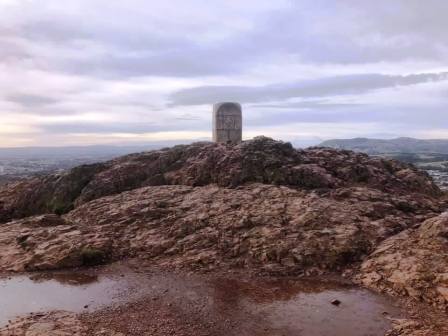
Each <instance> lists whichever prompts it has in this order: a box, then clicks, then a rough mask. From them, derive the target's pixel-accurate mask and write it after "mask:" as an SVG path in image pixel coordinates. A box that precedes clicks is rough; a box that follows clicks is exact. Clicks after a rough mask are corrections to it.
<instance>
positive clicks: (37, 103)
mask: <svg viewBox="0 0 448 336" xmlns="http://www.w3.org/2000/svg"><path fill="white" fill-rule="evenodd" d="M6 100H8V101H10V102H13V103H17V104H19V105H21V106H23V107H43V106H46V105H51V104H54V103H56V102H58V99H54V98H51V97H46V96H37V95H32V94H13V95H10V96H8V97H7V98H6Z"/></svg>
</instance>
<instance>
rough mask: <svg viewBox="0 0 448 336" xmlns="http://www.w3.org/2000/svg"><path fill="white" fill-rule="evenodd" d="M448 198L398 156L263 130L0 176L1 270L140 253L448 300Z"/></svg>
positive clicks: (192, 264)
mask: <svg viewBox="0 0 448 336" xmlns="http://www.w3.org/2000/svg"><path fill="white" fill-rule="evenodd" d="M447 204H448V202H447V198H446V195H444V194H443V193H442V192H441V191H440V190H439V189H438V187H437V186H436V185H435V184H434V183H433V181H432V180H431V178H430V177H429V176H428V175H427V174H426V173H424V172H422V171H420V170H418V169H416V168H415V167H413V166H411V165H408V164H404V163H400V162H397V161H391V160H385V159H379V158H370V157H368V156H367V155H364V154H356V153H353V152H350V151H339V150H334V149H328V148H310V149H307V150H296V149H294V148H292V146H291V145H290V144H287V143H283V142H277V141H274V140H271V139H268V138H263V137H261V138H256V139H254V140H252V141H247V142H243V143H242V144H239V145H236V146H226V145H222V144H212V143H197V144H193V145H189V146H176V147H173V148H169V149H163V150H160V151H153V152H147V153H140V154H133V155H129V156H125V157H122V158H118V159H116V160H113V161H110V162H106V163H102V164H97V165H90V166H82V167H78V168H75V169H73V170H72V171H70V172H68V173H66V174H62V175H50V176H46V177H39V178H33V179H29V180H25V181H20V182H16V183H12V184H8V185H6V186H2V187H0V222H2V224H0V249H1V251H2V253H1V254H0V272H25V271H42V270H56V269H62V268H73V267H84V266H94V265H99V264H108V263H111V262H114V261H117V260H129V259H131V258H132V259H133V260H138V264H139V265H140V266H141V267H143V265H151V266H157V267H163V268H165V269H171V270H175V269H184V270H189V271H196V272H210V273H214V272H218V271H219V272H222V271H225V270H235V269H245V270H247V271H248V272H253V273H257V274H270V275H275V276H288V275H294V276H317V275H322V274H343V275H344V276H345V277H346V278H349V279H354V280H355V281H357V282H358V283H360V284H362V285H364V286H367V287H369V288H372V289H374V290H376V291H380V292H385V293H388V294H390V295H393V296H397V297H403V298H406V299H409V300H410V301H412V302H423V303H424V304H426V306H425V307H427V308H428V309H430V308H429V307H431V309H433V308H434V309H437V310H438V311H439V312H442V311H443V312H445V311H446V309H447V304H448V298H447V296H448V293H447V276H446V274H448V260H447V238H446V237H447V233H446V231H447V226H448V224H447V220H446V215H440V214H441V213H442V212H443V211H445V210H446V208H447ZM336 299H337V300H339V299H338V298H333V299H332V300H336ZM330 301H331V300H330ZM340 301H341V304H340V305H341V306H342V305H343V301H342V300H340ZM145 305H147V303H145V304H144V306H145ZM329 305H330V306H331V307H333V308H338V306H337V305H332V304H331V302H329ZM138 307H139V306H138V305H137V306H134V308H133V309H134V310H132V309H131V308H130V309H131V311H134V313H135V314H136V315H139V314H140V312H139V310H138V309H139V308H138ZM141 307H143V306H141ZM168 308H169V307H168ZM168 308H166V309H167V310H166V313H167V314H168V315H169V314H174V313H173V310H170V309H168ZM425 309H426V308H425ZM162 311H163V310H161V314H163V312H162ZM111 314H112V315H111V316H114V315H113V314H114V313H111ZM49 316H50V317H49V318H50V319H52V318H51V315H49ZM164 316H165V315H164ZM169 316H171V315H169ZM173 316H174V315H173ZM179 316H180V317H179ZM179 316H178V315H176V317H175V318H174V317H173V318H174V320H176V319H177V318H179V321H181V320H182V319H183V318H185V317H182V316H183V315H179ZM162 320H163V319H162ZM174 320H173V321H174ZM24 321H25V322H23V321H22V322H23V323H27V322H26V320H24ZM176 321H177V320H176ZM173 323H174V322H173ZM442 324H443V323H442ZM434 325H435V324H434V323H433V322H430V323H426V322H424V321H423V322H422V320H421V319H419V318H417V319H409V320H400V321H397V323H396V328H395V329H394V330H393V333H392V334H391V335H412V333H410V331H409V330H411V329H412V330H413V332H414V331H415V332H417V330H418V331H419V332H420V334H415V335H425V333H429V332H432V333H431V335H438V334H437V333H439V334H440V335H443V332H441V331H440V330H442V329H443V328H442V327H437V328H436V329H437V330H436V329H434V330H432V329H431V328H433V327H434ZM412 326H414V327H412ZM123 328H124V327H123ZM123 328H122V329H120V328H118V329H120V330H124V329H123ZM160 328H161V327H160ZM173 328H174V329H175V328H176V327H175V323H174V324H173ZM198 328H199V327H198ZM201 328H202V327H201ZM441 328H442V329H441ZM174 329H173V330H174ZM176 330H177V329H176ZM196 331H197V333H195V334H198V335H200V334H201V332H204V334H207V329H200V328H199V329H197V330H196ZM95 332H97V331H95ZM120 332H123V331H120ZM180 332H181V331H178V334H179V335H183V334H182V333H180ZM106 334H107V331H106ZM125 334H132V331H129V330H128V331H125ZM190 334H191V333H190ZM156 335H157V334H156ZM186 335H187V334H186ZM261 335H263V333H261Z"/></svg>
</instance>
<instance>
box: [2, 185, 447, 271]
mask: <svg viewBox="0 0 448 336" xmlns="http://www.w3.org/2000/svg"><path fill="white" fill-rule="evenodd" d="M437 211H440V209H439V208H438V205H437V203H435V202H434V201H433V200H432V198H430V197H428V196H421V198H420V199H419V200H418V202H417V201H416V200H415V199H414V198H413V197H411V196H405V195H403V196H392V195H389V194H386V193H383V192H380V191H378V190H375V189H368V188H363V187H358V188H341V189H338V190H333V191H328V192H326V193H321V194H318V193H315V192H309V191H299V190H295V189H291V188H288V187H282V186H272V185H263V184H252V185H248V186H242V187H238V188H234V189H229V188H220V187H218V186H206V187H189V186H154V187H146V188H140V189H136V190H134V191H130V192H124V193H121V194H119V195H116V196H108V197H103V198H100V199H98V200H94V201H91V202H89V203H86V204H84V205H82V206H79V207H78V208H77V209H75V210H74V211H72V212H70V213H69V214H68V215H66V216H64V217H63V218H59V217H57V216H55V215H50V216H37V217H31V218H26V219H22V220H16V221H12V222H9V223H6V224H3V225H1V226H0V249H1V250H2V254H1V256H0V270H12V271H24V270H41V269H55V268H62V267H75V266H81V265H84V264H86V258H87V257H86V254H87V255H88V254H89V253H88V252H91V254H94V255H95V253H94V252H92V251H96V254H98V258H99V260H98V263H100V262H101V261H108V260H116V259H121V258H125V257H140V258H146V259H152V260H156V261H157V262H159V263H161V264H169V265H175V266H190V267H201V268H209V269H211V268H215V267H217V266H223V265H229V266H234V267H252V268H256V269H260V270H267V271H275V272H281V273H284V274H286V273H306V272H315V273H322V272H326V271H335V270H342V269H344V268H346V267H348V266H350V265H352V264H353V263H356V262H357V261H360V260H362V259H363V258H364V257H365V256H366V255H368V254H369V253H370V252H371V251H372V250H373V249H374V247H375V246H376V245H377V244H378V243H379V242H381V241H382V240H384V239H386V238H387V237H389V236H391V235H393V234H395V233H396V232H399V231H402V230H404V229H406V228H409V227H412V226H413V225H415V224H416V223H419V221H422V220H424V219H425V218H428V217H431V216H433V215H434V213H435V212H437ZM86 251H87V252H86ZM102 259H103V260H102Z"/></svg>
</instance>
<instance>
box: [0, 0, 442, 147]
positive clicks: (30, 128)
mask: <svg viewBox="0 0 448 336" xmlns="http://www.w3.org/2000/svg"><path fill="white" fill-rule="evenodd" d="M447 13H448V1H446V0H425V1H422V0H376V1H368V0H365V1H364V0H338V1H335V0H310V1H308V0H275V1H273V0H244V1H242V0H188V1H185V0H166V1H160V0H126V1H122V0H63V1H62V0H0V146H3V147H5V146H32V145H33V146H36V145H51V146H61V145H75V144H76V145H78V144H104V143H108V144H109V143H113V144H121V143H122V144H130V143H145V142H150V141H164V140H170V141H171V140H179V141H192V140H196V139H209V138H210V137H211V104H212V103H214V102H218V101H226V100H231V101H233V100H235V101H239V102H240V103H242V105H243V110H244V111H243V113H244V137H245V138H250V137H253V136H255V135H260V134H264V135H267V136H271V137H274V138H279V139H284V140H288V141H293V142H295V143H301V144H314V143H318V142H320V140H324V139H329V138H349V137H358V136H365V137H377V138H392V137H398V136H412V137H419V138H448V103H447V97H448V33H447V31H448V20H447Z"/></svg>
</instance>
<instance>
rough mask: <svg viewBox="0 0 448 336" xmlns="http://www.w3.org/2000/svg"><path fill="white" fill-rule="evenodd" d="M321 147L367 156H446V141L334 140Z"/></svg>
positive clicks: (324, 143)
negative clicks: (385, 154) (414, 154)
mask: <svg viewBox="0 0 448 336" xmlns="http://www.w3.org/2000/svg"><path fill="white" fill-rule="evenodd" d="M320 146H323V147H331V148H337V149H349V150H353V151H356V152H364V153H367V154H384V153H438V154H448V139H433V140H420V139H414V138H397V139H391V140H384V139H367V138H354V139H334V140H327V141H324V142H322V143H321V144H320Z"/></svg>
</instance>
